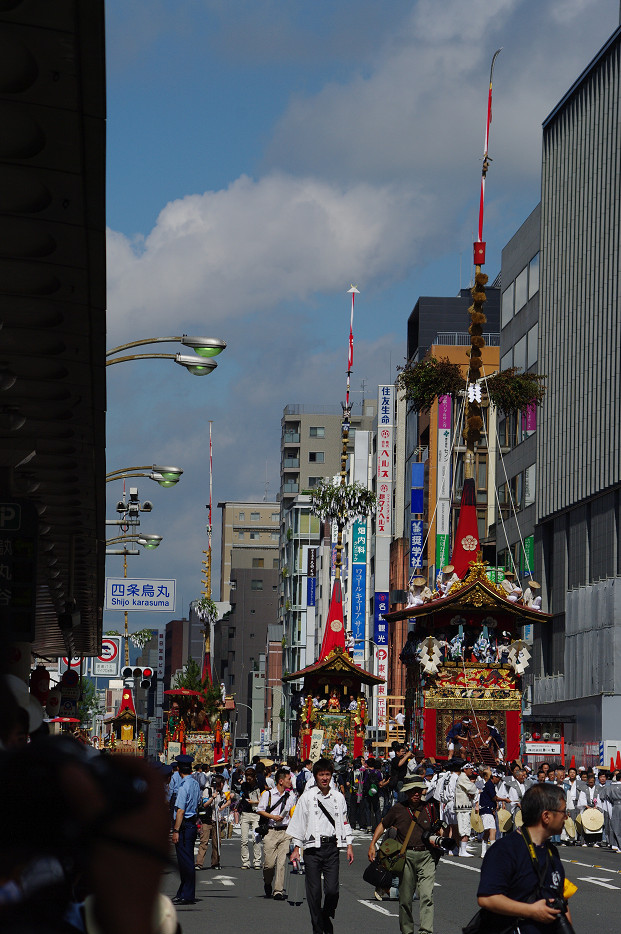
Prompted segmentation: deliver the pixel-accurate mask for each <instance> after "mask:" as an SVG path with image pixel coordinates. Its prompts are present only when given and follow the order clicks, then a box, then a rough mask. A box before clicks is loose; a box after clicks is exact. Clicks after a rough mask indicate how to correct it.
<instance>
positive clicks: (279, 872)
mask: <svg viewBox="0 0 621 934" xmlns="http://www.w3.org/2000/svg"><path fill="white" fill-rule="evenodd" d="M295 802H296V795H295V792H294V791H292V789H291V772H290V771H289V769H278V771H277V772H276V787H275V788H266V789H265V791H263V792H262V793H261V797H260V798H259V803H258V805H257V814H258V815H259V817H260V818H263V821H259V832H261V830H260V829H261V825H262V824H263V825H264V824H265V821H267V827H268V829H267V833H266V834H265V836H264V837H263V853H264V861H263V890H264V893H265V897H266V898H272V883H273V884H274V895H273V897H274V898H275V899H276V901H281V902H282V901H284V900H285V898H286V895H285V865H286V862H287V853H288V852H289V837H288V836H287V834H286V833H285V831H286V829H287V825H288V823H289V815H290V812H291V808H292V807H293V806H294V804H295Z"/></svg>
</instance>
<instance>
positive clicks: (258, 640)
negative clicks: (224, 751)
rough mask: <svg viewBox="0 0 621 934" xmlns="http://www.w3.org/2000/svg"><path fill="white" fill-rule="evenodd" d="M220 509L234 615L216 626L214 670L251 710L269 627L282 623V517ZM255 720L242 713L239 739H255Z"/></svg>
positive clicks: (226, 590) (261, 508)
mask: <svg viewBox="0 0 621 934" xmlns="http://www.w3.org/2000/svg"><path fill="white" fill-rule="evenodd" d="M218 506H219V508H220V509H221V511H222V549H221V574H220V592H221V597H222V600H223V601H227V602H228V603H230V605H231V610H230V613H228V614H226V616H225V618H224V619H222V620H220V621H219V622H218V623H217V624H216V626H215V632H214V644H213V645H212V647H211V650H212V657H213V665H214V669H215V672H216V676H217V677H218V678H219V679H220V681H221V682H224V685H225V688H226V691H227V694H232V695H233V697H234V700H235V703H236V704H241V705H246V706H247V707H251V706H252V690H253V689H252V684H253V674H254V673H255V672H258V671H259V659H260V656H261V655H262V654H264V653H265V646H266V640H267V633H268V626H270V625H273V624H275V623H277V622H278V567H279V557H278V553H279V550H278V545H279V528H280V512H279V507H278V504H277V503H265V502H261V503H241V502H237V503H234V502H224V503H218ZM246 714H247V716H246ZM251 720H252V718H251V715H250V711H249V710H244V716H243V717H242V715H241V714H239V713H238V717H237V725H238V733H239V735H243V734H246V735H249V733H250V730H251ZM242 725H243V726H244V727H245V729H243V730H242V729H241V726H242Z"/></svg>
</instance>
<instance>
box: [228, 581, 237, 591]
mask: <svg viewBox="0 0 621 934" xmlns="http://www.w3.org/2000/svg"><path fill="white" fill-rule="evenodd" d="M229 583H230V585H231V590H237V581H229Z"/></svg>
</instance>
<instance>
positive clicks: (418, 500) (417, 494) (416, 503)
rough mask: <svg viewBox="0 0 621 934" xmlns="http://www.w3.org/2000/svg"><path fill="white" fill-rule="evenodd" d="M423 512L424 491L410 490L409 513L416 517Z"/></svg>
mask: <svg viewBox="0 0 621 934" xmlns="http://www.w3.org/2000/svg"><path fill="white" fill-rule="evenodd" d="M424 511H425V491H424V490H411V492H410V512H411V513H412V515H417V514H420V513H422V512H424Z"/></svg>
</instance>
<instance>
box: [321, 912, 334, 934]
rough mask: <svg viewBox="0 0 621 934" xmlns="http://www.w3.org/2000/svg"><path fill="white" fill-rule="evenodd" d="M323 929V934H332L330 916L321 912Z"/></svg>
mask: <svg viewBox="0 0 621 934" xmlns="http://www.w3.org/2000/svg"><path fill="white" fill-rule="evenodd" d="M323 930H324V934H334V928H333V927H332V918H330V917H328V915H327V914H323Z"/></svg>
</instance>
